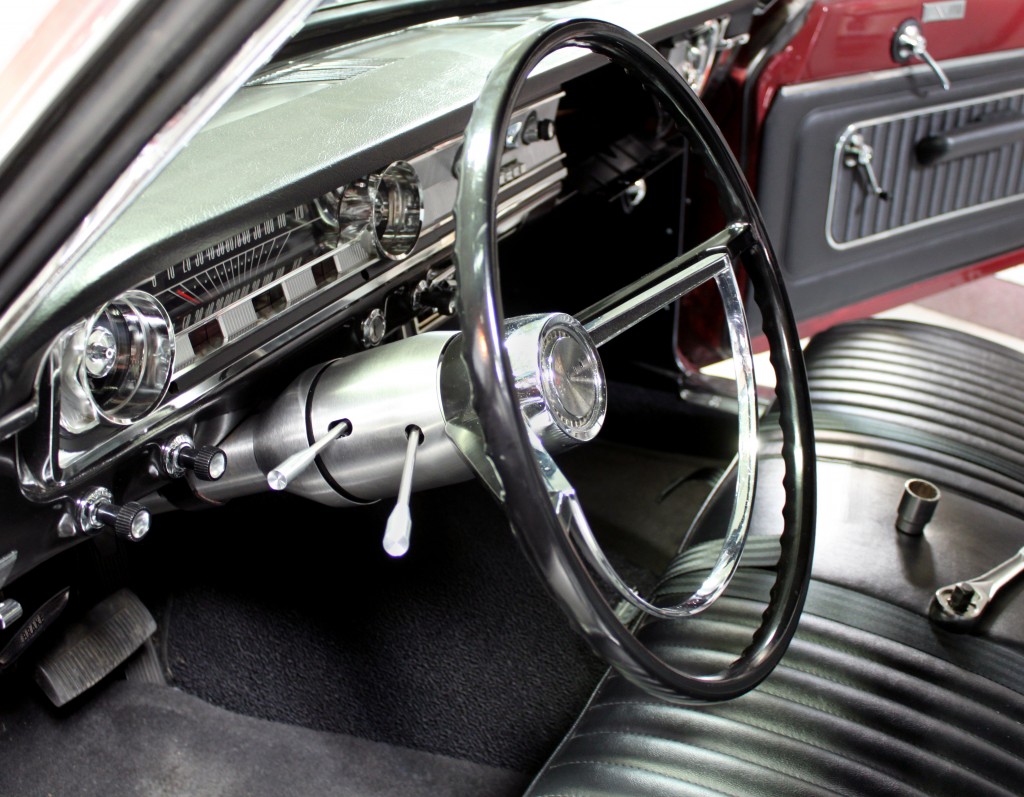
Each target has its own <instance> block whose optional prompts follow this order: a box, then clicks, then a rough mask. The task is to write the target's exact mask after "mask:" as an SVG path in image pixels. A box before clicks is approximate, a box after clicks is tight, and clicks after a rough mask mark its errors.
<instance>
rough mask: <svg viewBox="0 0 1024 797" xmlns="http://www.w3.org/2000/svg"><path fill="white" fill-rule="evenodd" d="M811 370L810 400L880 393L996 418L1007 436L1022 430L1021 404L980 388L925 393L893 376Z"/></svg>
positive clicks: (917, 385) (916, 382)
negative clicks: (842, 394)
mask: <svg viewBox="0 0 1024 797" xmlns="http://www.w3.org/2000/svg"><path fill="white" fill-rule="evenodd" d="M818 366H819V367H817V368H815V371H814V374H813V376H811V377H810V378H809V380H808V385H809V387H810V388H811V395H812V397H813V396H815V395H817V394H818V393H825V392H831V393H838V392H842V391H850V392H854V393H858V394H866V395H872V394H875V393H878V392H879V391H880V390H884V391H885V392H886V395H887V396H893V397H899V398H901V399H902V400H905V401H912V402H915V403H916V404H917V405H918V406H919V407H934V408H936V409H939V410H942V411H944V412H949V411H959V412H962V413H965V414H967V415H969V416H970V417H973V418H981V417H985V418H989V417H992V418H996V419H998V420H999V421H1000V422H1001V426H1000V428H1002V429H1004V430H1005V431H1006V432H1007V433H1008V434H1012V433H1014V432H1018V431H1021V430H1024V403H1021V402H1020V401H1019V400H1017V399H1014V400H1013V401H1010V400H1008V399H1005V398H1002V397H1000V396H997V395H994V394H993V391H991V390H990V391H988V392H987V393H984V394H982V390H981V388H973V387H972V388H967V387H965V386H963V385H960V386H958V389H957V390H956V391H949V392H939V393H936V392H935V391H934V390H932V391H928V390H927V387H928V386H927V385H926V384H925V383H924V382H923V381H921V380H913V379H905V378H903V377H900V376H898V375H896V374H887V373H885V372H874V371H869V370H866V369H863V368H862V369H860V370H858V371H856V372H854V373H853V374H852V375H851V373H850V372H849V371H847V372H840V371H838V369H831V368H823V367H820V363H819V364H818Z"/></svg>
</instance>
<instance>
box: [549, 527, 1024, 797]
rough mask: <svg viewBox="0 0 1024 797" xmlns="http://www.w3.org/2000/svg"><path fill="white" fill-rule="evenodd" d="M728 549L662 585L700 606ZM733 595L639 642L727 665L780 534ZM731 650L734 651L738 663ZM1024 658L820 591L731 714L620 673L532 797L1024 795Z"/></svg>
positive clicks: (746, 630)
mask: <svg viewBox="0 0 1024 797" xmlns="http://www.w3.org/2000/svg"><path fill="white" fill-rule="evenodd" d="M717 545H718V543H710V544H708V545H707V546H703V547H698V548H696V549H694V551H692V552H690V553H688V555H687V557H688V558H687V559H686V560H684V562H683V566H681V567H680V566H678V565H677V566H676V567H675V568H674V570H675V572H676V575H674V576H672V577H670V578H669V579H668V580H667V581H666V582H665V583H664V584H663V585H662V587H661V588H660V589H659V593H660V594H661V595H662V596H663V597H665V598H671V597H677V598H678V597H679V596H682V595H684V594H686V595H688V594H689V593H690V591H692V589H693V588H694V587H695V586H696V585H697V584H698V583H699V581H698V580H697V579H696V578H695V577H694V570H693V567H692V566H690V567H688V566H687V562H689V563H690V565H692V564H693V562H694V561H697V562H698V563H706V561H707V559H706V557H707V556H708V555H713V554H714V553H716V552H717ZM748 545H749V549H750V550H749V552H748V554H745V556H744V567H743V568H742V569H741V571H740V572H739V574H738V575H737V576H736V578H735V579H734V582H733V584H732V585H731V586H730V589H729V592H728V593H727V597H725V598H723V599H721V600H720V601H719V602H718V603H716V605H715V606H714V607H713V608H712V609H711V610H710V611H709V612H708V613H706V615H703V616H702V617H701V618H700V619H696V620H691V621H688V622H656V623H654V624H652V625H650V626H648V627H647V628H645V629H644V630H643V631H642V632H641V634H642V636H643V638H644V639H645V640H646V641H647V642H648V643H649V644H651V645H652V647H653V648H654V649H655V650H656V652H658V654H659V655H661V656H662V657H663V658H665V659H666V660H669V661H679V662H688V666H689V667H690V668H694V667H697V668H703V669H706V670H709V671H710V670H714V669H717V668H719V667H721V666H724V665H725V664H726V663H727V662H728V661H729V660H731V658H732V657H733V655H734V654H735V652H736V651H738V650H739V649H741V648H742V646H743V645H744V643H745V642H746V641H747V640H749V637H750V632H751V629H752V628H753V627H754V625H755V624H756V623H757V621H758V620H759V618H760V615H761V612H762V611H763V608H764V601H765V599H766V597H767V594H768V590H769V589H770V587H771V584H772V580H773V577H774V576H773V574H772V573H770V572H767V571H765V570H760V569H758V568H752V567H749V566H748V565H749V564H750V563H751V562H753V563H754V564H762V563H764V562H767V561H774V559H773V557H774V558H777V556H778V546H777V543H776V541H775V540H774V539H771V538H757V539H753V540H751V541H750V543H749V544H748ZM727 651H730V652H731V653H730V652H727ZM1022 693H1024V656H1021V655H1020V654H1017V653H1014V652H1011V651H1007V650H1005V649H1004V648H1002V647H1001V646H999V645H996V644H993V643H991V642H988V641H987V640H981V639H977V638H974V637H964V636H961V635H957V634H952V633H949V632H946V631H942V630H937V629H934V628H932V627H931V626H930V625H929V624H928V622H927V620H926V619H925V618H923V617H922V616H920V615H917V614H914V613H912V612H908V611H906V610H904V609H899V608H897V607H894V606H892V605H891V604H888V603H885V602H883V601H879V600H877V599H875V598H872V597H868V596H865V595H862V594H860V593H857V592H854V591H852V590H848V589H845V588H842V587H836V586H834V585H830V584H823V583H813V584H812V588H811V591H810V594H809V597H808V602H807V607H806V609H805V612H804V616H803V619H802V621H801V624H800V629H799V631H798V632H797V636H796V638H795V639H794V641H793V643H792V645H791V647H790V650H789V652H788V653H787V655H786V657H785V659H784V660H783V663H782V664H781V665H780V666H779V667H778V668H777V669H776V671H775V672H774V673H773V674H772V675H771V676H770V677H769V678H768V679H767V681H765V683H764V684H762V685H761V686H760V687H759V688H758V689H756V690H754V691H753V692H751V693H750V694H748V695H745V696H743V697H741V698H739V699H737V700H734V701H732V702H729V703H724V704H720V705H716V706H702V707H681V706H676V705H670V704H668V703H664V702H662V701H659V700H657V699H655V698H652V697H649V696H647V695H646V694H645V693H643V692H642V691H640V690H639V689H637V688H636V687H634V686H632V685H631V684H629V683H628V682H627V681H626V680H625V679H623V678H622V677H620V676H618V675H609V676H608V677H607V678H606V680H605V681H604V682H603V684H602V685H601V687H600V688H599V689H598V691H597V693H596V694H595V696H594V698H593V699H592V701H591V703H590V705H589V706H588V708H587V709H586V711H585V712H584V714H583V716H582V717H581V718H580V720H579V721H578V722H577V724H576V726H575V727H574V728H573V730H572V731H571V733H570V734H569V736H568V738H567V739H566V740H565V741H564V742H563V743H562V745H561V746H560V747H559V749H558V750H557V751H556V753H555V755H554V756H553V757H552V759H551V760H550V761H549V763H548V764H547V766H546V767H545V768H544V770H543V771H542V773H541V774H540V775H539V776H538V778H537V780H536V781H535V783H534V784H533V786H532V787H531V789H530V791H529V795H530V797H583V796H584V795H586V796H587V797H596V796H597V795H602V796H604V795H607V796H609V797H610V796H611V795H618V796H620V797H621V796H623V795H637V796H638V797H639V796H645V795H651V797H654V795H659V796H661V797H670V796H671V797H675V796H676V795H698V794H700V795H705V794H723V795H734V796H735V797H745V795H765V796H767V795H772V796H773V797H776V796H777V795H822V794H845V795H950V796H951V797H952V796H953V795H957V796H958V797H959V796H961V795H1019V794H1021V793H1022V792H1024V725H1022V724H1021V720H1022V718H1024V694H1022Z"/></svg>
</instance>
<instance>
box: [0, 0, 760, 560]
mask: <svg viewBox="0 0 1024 797" xmlns="http://www.w3.org/2000/svg"><path fill="white" fill-rule="evenodd" d="M744 7H745V4H740V3H722V4H695V7H694V8H693V9H692V11H688V12H687V13H686V14H685V15H682V16H681V15H680V13H679V11H677V10H673V9H669V8H666V7H662V6H661V5H660V4H654V5H653V6H643V7H642V8H640V9H634V8H631V7H630V6H629V4H626V3H620V2H595V3H583V4H577V5H559V6H551V7H550V8H544V9H526V10H519V11H504V12H492V13H488V14H483V15H479V16H476V17H465V18H452V19H448V20H441V21H439V22H435V23H428V24H424V25H417V26H414V27H411V28H408V29H406V30H403V31H397V32H394V33H390V34H387V35H382V36H377V37H373V38H370V39H367V40H363V41H357V42H352V43H348V44H343V45H339V46H331V47H326V48H319V49H316V50H314V51H311V52H308V53H304V54H301V55H298V56H294V57H289V58H285V59H279V60H277V61H274V62H272V63H271V64H270V65H269V66H267V67H265V68H264V69H263V70H262V71H260V72H257V73H256V74H255V75H253V76H251V77H250V78H249V79H248V81H247V82H246V84H245V86H244V87H243V88H242V89H241V90H240V91H239V92H238V93H237V94H236V95H235V96H234V97H233V98H232V99H231V100H230V101H228V102H227V104H226V105H224V106H223V107H222V108H221V109H220V111H219V112H218V113H217V114H216V115H215V116H213V118H212V119H210V121H209V122H208V123H207V124H206V126H205V127H204V129H203V130H202V131H201V132H200V133H199V134H198V135H197V136H196V137H195V138H194V139H193V140H192V141H190V142H189V144H188V146H187V147H186V148H185V149H184V150H183V151H182V152H181V153H180V154H179V155H178V156H177V158H176V159H175V160H174V161H173V162H171V164H170V165H169V166H168V167H167V168H166V169H165V170H164V171H163V172H162V173H161V174H160V175H159V176H158V177H157V178H156V179H155V180H154V181H153V182H152V183H151V184H150V185H148V187H147V188H146V190H145V191H144V192H143V193H142V194H141V195H140V196H139V197H138V198H137V199H136V200H135V201H134V202H132V203H131V205H129V206H127V207H126V208H124V209H123V212H122V213H121V215H120V216H119V217H118V218H117V220H116V221H115V223H114V224H113V225H112V226H111V227H110V228H109V229H108V230H107V231H106V232H105V234H104V235H103V236H102V237H101V238H100V239H99V240H98V242H97V243H96V244H95V245H94V246H92V247H91V248H90V249H89V250H88V251H87V252H86V253H85V254H84V256H83V257H82V258H81V259H80V260H79V261H78V262H77V263H76V264H75V267H74V279H69V280H63V281H59V282H57V283H56V284H55V285H54V286H53V290H52V291H50V292H49V293H48V295H47V301H46V303H45V307H43V308H40V309H39V313H40V315H41V316H42V317H43V322H44V323H51V322H53V321H55V320H57V319H65V320H64V322H63V324H62V326H61V328H60V331H59V332H58V334H56V336H55V337H54V339H53V342H52V344H51V345H50V346H48V347H47V348H46V349H44V350H43V351H41V352H38V353H37V355H36V359H35V360H34V361H26V362H25V363H24V367H25V369H27V370H32V369H33V368H34V369H35V372H36V373H38V374H39V378H38V381H37V384H36V390H37V394H36V397H35V400H34V402H33V406H32V410H33V412H32V416H33V420H32V422H31V423H30V424H25V423H23V422H22V423H20V424H19V425H20V427H21V428H20V431H19V432H18V434H17V436H16V438H14V439H15V440H16V448H15V451H14V456H13V457H12V459H13V463H12V469H13V473H12V475H14V476H15V481H16V482H17V490H18V492H20V494H21V495H22V496H23V497H25V498H27V499H29V502H31V504H32V505H34V506H35V507H38V508H39V509H40V511H43V514H42V516H41V517H42V518H43V521H42V522H43V523H44V524H45V525H46V527H47V529H48V531H47V532H46V533H45V534H44V535H43V537H42V539H44V540H45V542H39V540H40V538H39V537H36V538H34V542H33V543H32V544H25V543H21V542H19V541H18V540H17V539H14V540H12V544H11V545H10V546H8V547H10V548H11V549H15V548H17V549H20V550H21V551H22V552H23V555H22V557H21V558H20V559H19V560H18V564H17V567H16V569H15V570H14V571H13V572H14V574H15V575H17V574H18V573H19V572H22V571H24V570H26V569H28V568H30V567H32V566H34V564H36V563H38V562H39V561H42V560H43V559H45V558H48V557H49V556H51V555H52V554H53V553H55V552H56V551H57V550H59V549H60V547H61V546H62V545H64V544H65V543H70V542H71V541H73V540H74V539H78V538H81V536H82V535H83V534H84V533H89V532H92V531H95V530H97V529H98V528H100V527H102V526H103V525H104V524H108V525H109V524H110V523H113V520H112V518H113V515H114V514H116V513H115V512H114V509H117V508H118V507H120V506H122V505H128V504H131V505H132V506H136V507H143V508H144V509H145V511H146V513H147V516H148V513H157V512H160V511H166V510H169V509H172V508H177V507H185V508H188V507H192V506H196V505H202V504H208V503H210V502H213V503H217V502H219V501H222V500H227V499H228V498H231V497H236V496H237V495H239V494H244V493H245V492H247V491H248V492H251V491H255V490H257V489H267V485H266V480H265V478H263V479H262V482H261V483H257V482H254V481H253V480H252V479H251V478H248V477H247V479H248V481H246V480H245V479H243V480H241V481H243V482H245V484H244V485H243V486H241V487H240V486H239V484H240V482H239V480H238V479H234V480H233V478H232V468H233V466H234V465H235V463H236V462H237V461H238V460H237V459H235V457H238V456H241V457H242V459H244V458H245V456H251V453H250V454H249V455H247V454H245V453H243V454H241V455H239V454H238V453H237V452H236V453H235V454H232V453H231V451H225V443H224V441H225V440H228V439H230V438H231V435H232V434H235V435H236V436H237V430H238V429H239V428H245V422H246V419H247V418H249V417H250V416H251V415H252V414H253V411H254V410H256V409H259V408H261V407H264V406H265V405H266V403H267V397H268V394H270V393H273V392H279V391H280V390H281V389H282V388H283V387H284V384H283V383H282V379H285V380H286V379H289V378H293V377H295V375H296V374H298V373H301V371H302V367H303V366H305V365H309V364H315V363H319V362H322V361H324V360H325V358H327V359H328V361H331V360H333V359H337V358H339V357H341V358H345V357H346V356H351V355H356V354H358V353H359V352H365V351H371V350H374V349H376V348H378V347H386V346H390V345H391V344H393V343H396V342H398V341H403V340H407V339H409V338H417V337H420V336H424V340H428V339H430V338H428V337H426V333H431V332H432V331H435V330H442V329H445V328H447V329H451V328H452V327H453V324H452V323H451V316H452V314H453V313H454V312H455V304H454V297H455V293H456V291H457V285H456V283H455V280H454V268H453V265H452V245H453V240H454V220H453V215H452V208H453V205H454V201H455V193H456V190H457V187H458V173H457V171H458V170H457V163H458V160H459V155H460V148H461V146H462V137H461V132H460V131H461V130H462V128H463V127H464V125H465V122H466V120H467V119H468V114H469V111H470V110H471V108H472V103H473V100H474V92H475V91H476V90H477V89H478V86H479V85H480V82H481V80H482V78H483V76H484V75H486V72H487V70H488V68H489V66H490V64H491V63H493V60H494V57H495V55H496V54H497V53H499V52H502V51H504V49H506V48H507V46H508V45H509V44H510V43H512V42H514V41H515V40H516V38H517V35H518V34H517V30H518V29H519V28H520V27H521V26H523V25H531V24H538V20H540V21H541V22H543V21H544V20H545V19H547V18H550V16H551V15H553V14H557V15H559V16H561V15H571V16H587V15H592V16H600V17H603V18H608V19H611V20H612V21H615V22H619V23H620V24H624V25H626V26H627V27H630V28H631V29H633V30H635V31H637V32H640V33H642V34H644V35H645V36H646V37H647V38H648V39H649V40H651V41H653V42H654V43H656V45H657V46H658V47H659V49H660V50H661V51H662V52H663V54H665V55H666V56H667V57H668V58H669V60H670V62H672V63H673V65H674V66H675V67H676V68H677V69H678V70H679V71H680V72H681V73H682V74H684V75H685V76H686V78H687V80H688V81H690V83H691V85H692V86H693V87H694V88H695V89H697V90H699V89H700V88H701V86H702V84H703V82H704V81H705V80H706V79H707V77H708V74H709V72H710V70H711V67H712V65H713V63H714V60H715V57H716V55H717V54H719V53H720V52H722V51H725V50H727V49H728V47H729V46H730V45H729V39H728V37H727V35H726V34H727V33H728V34H729V35H733V34H734V32H735V31H737V30H739V31H742V29H743V26H744V24H746V21H748V20H749V9H746V10H745V8H744ZM743 14H746V17H744V16H743ZM730 20H732V22H731V23H730ZM600 67H601V61H600V59H598V58H596V57H595V56H592V55H590V54H585V53H583V52H582V51H578V50H575V49H568V50H563V51H560V52H559V53H557V54H556V55H555V56H553V57H551V58H549V59H547V60H546V61H545V62H544V63H543V64H541V65H540V67H538V68H537V69H536V70H535V72H534V73H533V75H532V76H531V78H530V80H529V81H528V83H527V85H526V87H525V89H524V91H523V92H522V95H521V100H520V104H519V105H518V107H517V109H516V110H515V112H514V113H513V114H512V116H511V118H510V120H509V124H508V129H507V134H506V138H505V141H504V153H503V155H502V157H501V170H500V179H499V186H498V197H499V210H498V219H499V233H500V235H501V236H502V237H508V236H513V233H515V231H516V230H517V229H519V228H520V227H521V226H522V225H523V224H524V223H525V222H526V221H527V220H535V219H537V218H541V217H544V216H545V214H546V213H547V212H548V211H549V210H551V209H553V208H555V207H557V206H559V205H561V204H562V203H565V202H567V201H569V200H571V199H572V197H573V196H574V195H576V194H578V193H580V192H583V191H586V190H589V189H588V188H587V187H586V182H587V180H590V181H593V174H594V172H593V170H592V169H590V168H589V166H588V167H587V169H586V180H583V179H581V175H582V174H583V171H584V170H583V169H582V168H581V167H580V164H581V163H586V159H585V158H584V157H583V156H581V155H580V154H579V152H578V151H574V145H573V144H571V143H567V141H579V140H582V139H581V134H580V132H579V129H578V127H579V126H578V125H577V127H576V129H575V130H572V128H573V124H572V122H571V121H570V122H569V123H568V124H567V126H568V128H569V129H570V130H572V132H571V133H570V134H569V135H568V136H566V135H563V130H564V129H566V125H564V124H563V122H564V121H565V119H566V117H569V116H572V114H573V111H574V108H573V107H572V103H571V102H570V103H569V104H568V105H567V99H566V91H565V87H566V86H567V85H571V84H572V82H573V81H577V80H580V79H581V78H583V77H585V76H587V75H590V74H593V73H595V70H598V69H599V68H600ZM609 113H612V112H611V111H609ZM594 118H596V119H598V120H599V123H598V124H597V125H594V124H593V123H592V122H591V123H588V124H589V125H590V126H589V127H588V128H587V129H586V130H585V133H586V137H587V138H588V139H590V140H591V146H597V147H599V146H605V145H611V144H613V143H614V142H613V141H612V140H610V138H613V137H614V135H617V134H613V133H612V132H606V131H605V125H604V124H603V123H602V122H601V121H600V120H601V119H602V117H601V114H600V113H599V114H598V115H597V116H596V117H594ZM615 128H616V125H615V124H608V125H607V130H608V131H611V130H613V129H615ZM594 142H598V143H597V144H595V143H594ZM612 149H614V147H612ZM649 156H650V153H646V155H644V156H641V155H640V154H636V153H632V154H630V150H629V147H622V148H620V150H619V151H618V156H617V157H618V160H617V161H616V159H611V160H610V161H609V160H608V159H606V161H607V162H606V163H605V165H604V166H605V168H606V170H608V171H609V174H608V175H606V176H605V177H602V178H601V180H600V181H599V182H602V183H603V184H604V185H605V186H606V187H608V186H610V187H611V188H610V189H609V190H611V191H613V192H618V193H622V192H623V191H625V190H626V189H629V188H630V187H631V186H636V185H639V184H641V183H642V177H640V176H638V175H641V176H642V174H643V173H645V170H647V171H650V169H651V167H650V164H648V163H645V162H644V158H645V157H649ZM574 164H575V166H574ZM574 169H575V173H574ZM642 199H643V197H642V196H641V200H642ZM573 234H575V233H573ZM83 286H88V287H89V292H88V293H87V292H84V291H83ZM534 287H535V288H536V289H537V290H542V289H543V285H535V286H534ZM97 292H99V293H101V294H103V295H104V299H103V301H102V303H101V304H99V306H98V307H95V308H91V305H90V304H88V303H87V304H86V306H84V307H83V306H82V305H83V297H84V296H85V295H90V296H93V295H96V294H97ZM69 316H70V317H72V318H74V317H77V320H75V321H73V322H72V323H70V324H69V323H67V320H66V319H67V318H68V317H69ZM437 334H438V335H440V334H441V333H437ZM436 339H437V340H442V338H440V337H439V338H436ZM353 359H354V358H353ZM15 417H16V418H20V419H24V418H25V417H26V413H25V412H19V413H11V412H8V413H7V414H6V415H5V416H4V420H5V424H4V431H5V434H7V435H8V436H10V435H11V433H12V432H13V431H14V429H13V428H12V427H11V425H10V424H7V423H6V420H7V419H10V418H15ZM301 434H302V435H303V436H305V430H301ZM309 442H312V441H311V440H310V439H305V443H309ZM303 444H304V443H303ZM227 448H228V449H230V446H227ZM385 458H386V457H385ZM254 467H255V466H254ZM259 468H260V470H261V471H265V470H266V463H265V462H261V463H259ZM225 472H227V473H226V475H225ZM260 475H261V478H262V476H263V473H262V472H261V474H260ZM222 477H224V478H223V480H222ZM257 481H259V480H257ZM218 485H221V487H218ZM223 485H232V487H231V488H230V489H227V488H224V487H223ZM332 489H333V488H332ZM375 490H376V492H375ZM383 492H384V493H386V492H387V491H386V490H384V491H383ZM380 494H382V493H381V491H380V490H377V488H374V490H371V491H370V492H369V493H367V494H364V495H362V496H359V495H351V494H349V493H348V492H346V491H345V490H342V489H340V488H338V489H335V490H333V492H332V494H331V495H329V496H326V497H325V498H324V499H323V500H324V501H325V502H326V503H334V504H337V503H338V502H339V501H341V502H342V503H361V502H366V501H369V500H375V499H376V498H377V497H379V495H380ZM339 495H341V496H342V498H343V499H344V500H343V501H342V500H341V499H339V497H338V496H339ZM310 497H314V498H317V495H310ZM115 498H116V499H117V500H116V502H115V500H114V499H115ZM317 500H320V499H319V498H317ZM27 516H28V517H31V518H33V520H32V521H31V523H32V525H36V526H37V525H38V523H39V518H40V515H39V514H38V512H35V511H34V510H33V511H28V512H27ZM108 516H109V517H108ZM108 521H110V523H108ZM133 522H134V521H132V522H128V525H127V526H125V528H126V529H127V533H128V534H129V536H132V534H133V532H132V528H134V526H133V525H132V523H133ZM146 522H147V525H148V519H147V521H146ZM33 533H35V532H33ZM143 533H144V532H143ZM14 536H16V535H14Z"/></svg>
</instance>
